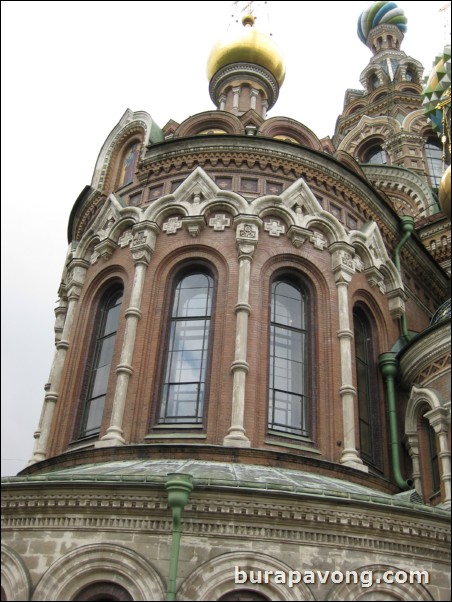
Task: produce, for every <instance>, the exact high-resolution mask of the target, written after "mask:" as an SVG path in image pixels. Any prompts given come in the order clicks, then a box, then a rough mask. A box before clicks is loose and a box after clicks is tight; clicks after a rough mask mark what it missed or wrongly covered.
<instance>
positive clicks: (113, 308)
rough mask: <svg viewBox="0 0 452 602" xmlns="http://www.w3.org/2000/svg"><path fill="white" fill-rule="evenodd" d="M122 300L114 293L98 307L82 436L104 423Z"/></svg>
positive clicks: (92, 432) (96, 430)
mask: <svg viewBox="0 0 452 602" xmlns="http://www.w3.org/2000/svg"><path fill="white" fill-rule="evenodd" d="M121 302H122V293H119V292H115V293H113V294H110V295H108V296H107V297H105V298H104V300H103V302H101V305H100V308H99V317H98V329H97V336H96V340H95V343H94V351H93V364H92V367H91V370H90V373H89V377H88V391H87V396H86V402H85V410H84V416H83V420H82V428H81V432H80V436H87V435H90V434H94V433H96V432H98V431H99V428H100V425H101V422H102V414H103V407H104V402H105V394H106V392H107V387H108V380H109V377H110V372H111V361H112V358H113V351H114V347H115V341H116V331H117V328H118V321H119V314H120V311H121Z"/></svg>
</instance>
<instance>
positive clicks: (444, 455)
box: [424, 407, 451, 506]
mask: <svg viewBox="0 0 452 602" xmlns="http://www.w3.org/2000/svg"><path fill="white" fill-rule="evenodd" d="M424 415H425V417H426V418H427V420H428V421H429V423H430V426H431V427H432V428H433V430H434V431H435V433H436V436H437V438H438V444H439V449H438V458H439V461H440V463H441V464H440V477H441V482H442V484H443V486H444V504H445V505H448V506H450V504H451V465H450V450H449V442H448V437H447V433H448V430H449V428H448V422H449V420H448V411H447V409H446V408H444V407H437V408H434V409H433V410H430V411H429V412H426V414H424Z"/></svg>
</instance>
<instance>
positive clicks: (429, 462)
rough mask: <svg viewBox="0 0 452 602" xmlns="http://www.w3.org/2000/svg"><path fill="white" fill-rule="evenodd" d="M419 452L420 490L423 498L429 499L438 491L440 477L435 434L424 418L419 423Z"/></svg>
mask: <svg viewBox="0 0 452 602" xmlns="http://www.w3.org/2000/svg"><path fill="white" fill-rule="evenodd" d="M419 451H420V458H421V465H422V489H423V492H424V496H425V498H431V497H433V496H434V495H435V494H438V493H439V491H440V483H441V477H440V472H439V458H438V449H437V446H436V433H435V431H434V429H433V427H432V426H431V425H430V422H429V421H428V419H427V418H426V416H422V418H421V419H420V421H419Z"/></svg>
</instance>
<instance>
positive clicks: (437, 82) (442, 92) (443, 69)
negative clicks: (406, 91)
mask: <svg viewBox="0 0 452 602" xmlns="http://www.w3.org/2000/svg"><path fill="white" fill-rule="evenodd" d="M450 55H451V52H450V46H445V47H444V50H443V52H442V54H439V55H438V56H437V57H436V59H435V62H434V66H433V69H432V72H431V73H430V77H429V78H428V80H427V83H426V85H425V88H424V89H423V91H422V96H423V97H424V101H423V105H424V113H425V115H426V116H427V117H428V118H429V119H430V121H431V122H432V127H433V129H434V130H435V131H436V132H438V133H439V134H441V133H443V131H442V130H443V125H442V123H443V110H442V107H441V106H438V105H440V104H441V103H442V102H443V101H445V100H446V93H447V91H448V90H450V71H451V69H450ZM449 94H450V93H449ZM445 133H446V135H447V132H445Z"/></svg>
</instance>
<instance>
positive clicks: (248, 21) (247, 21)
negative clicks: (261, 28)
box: [242, 15, 256, 27]
mask: <svg viewBox="0 0 452 602" xmlns="http://www.w3.org/2000/svg"><path fill="white" fill-rule="evenodd" d="M255 21H256V18H255V17H253V15H243V17H242V25H243V26H244V27H246V26H247V25H249V26H250V27H253V25H254V22H255Z"/></svg>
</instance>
